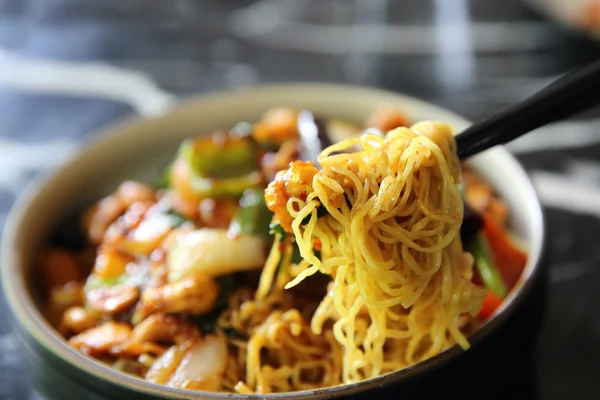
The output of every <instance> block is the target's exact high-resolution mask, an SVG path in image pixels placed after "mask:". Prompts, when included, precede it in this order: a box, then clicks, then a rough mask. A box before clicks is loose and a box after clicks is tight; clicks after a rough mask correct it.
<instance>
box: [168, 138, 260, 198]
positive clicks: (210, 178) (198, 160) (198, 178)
mask: <svg viewBox="0 0 600 400" xmlns="http://www.w3.org/2000/svg"><path fill="white" fill-rule="evenodd" d="M258 164H259V152H258V151H257V147H256V145H255V143H254V142H253V141H252V140H251V139H250V138H248V137H239V136H233V135H229V134H226V133H215V134H213V135H211V136H209V137H205V138H200V139H194V140H192V139H188V140H186V141H184V142H183V143H182V144H181V146H180V148H179V154H178V156H177V161H176V162H175V164H174V167H173V169H172V176H171V182H172V183H173V184H174V185H175V186H177V184H179V186H181V185H182V184H183V185H186V186H187V187H186V189H187V190H189V191H191V192H192V193H193V194H194V195H196V196H200V197H222V196H239V195H241V194H242V193H243V192H244V190H246V189H248V188H250V187H253V186H255V185H257V184H258V183H259V182H260V174H258V173H257V170H258ZM177 175H184V177H183V178H182V177H181V176H177ZM182 181H183V182H182Z"/></svg>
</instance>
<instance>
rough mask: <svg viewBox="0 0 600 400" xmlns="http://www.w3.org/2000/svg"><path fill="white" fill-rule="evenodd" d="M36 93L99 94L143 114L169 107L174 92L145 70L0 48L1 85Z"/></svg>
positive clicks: (81, 95)
mask: <svg viewBox="0 0 600 400" xmlns="http://www.w3.org/2000/svg"><path fill="white" fill-rule="evenodd" d="M2 86H5V87H11V88H15V89H19V90H23V91H29V92H35V93H51V94H63V95H68V96H79V97H98V98H102V99H108V100H114V101H120V102H124V103H128V104H130V105H131V106H132V107H133V108H134V109H135V110H136V111H137V112H138V113H140V114H141V115H143V116H155V115H160V114H161V113H163V112H165V111H166V110H168V109H169V108H170V107H171V106H172V105H173V104H174V103H175V101H176V98H175V96H173V95H172V94H171V93H168V92H166V91H164V90H163V89H161V88H159V87H158V86H157V85H156V83H155V82H154V81H153V80H152V79H151V78H150V77H149V76H148V75H146V74H145V73H143V72H141V71H137V70H130V69H125V68H118V67H115V66H111V65H108V64H104V63H99V62H85V63H73V62H63V61H50V60H39V59H31V58H29V59H27V58H22V57H19V56H16V55H15V54H12V53H10V52H8V51H6V50H3V49H1V48H0V87H2Z"/></svg>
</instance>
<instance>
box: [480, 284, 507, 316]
mask: <svg viewBox="0 0 600 400" xmlns="http://www.w3.org/2000/svg"><path fill="white" fill-rule="evenodd" d="M500 304H502V299H501V298H500V297H498V296H496V295H495V294H494V293H493V292H492V291H490V290H488V292H487V295H486V296H485V298H484V299H483V306H482V307H481V311H479V318H483V319H488V318H489V316H490V315H492V313H493V312H494V311H496V309H497V308H498V307H500Z"/></svg>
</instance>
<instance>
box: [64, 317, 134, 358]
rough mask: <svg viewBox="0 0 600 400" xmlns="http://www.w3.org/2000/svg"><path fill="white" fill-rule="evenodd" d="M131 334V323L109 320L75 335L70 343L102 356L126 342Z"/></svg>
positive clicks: (91, 353) (83, 350)
mask: <svg viewBox="0 0 600 400" xmlns="http://www.w3.org/2000/svg"><path fill="white" fill-rule="evenodd" d="M130 334H131V326H129V324H125V323H122V322H114V321H109V322H105V323H104V324H102V325H100V326H98V327H95V328H92V329H88V330H87V331H85V332H83V333H80V334H79V335H77V336H73V337H72V338H71V339H69V344H70V345H71V346H73V347H74V348H75V349H77V350H79V351H80V352H82V353H84V354H87V355H89V356H91V357H100V356H104V355H107V354H109V353H110V351H111V349H112V348H114V347H116V346H118V345H120V344H122V343H123V342H125V341H126V340H127V339H128V338H129V335H130Z"/></svg>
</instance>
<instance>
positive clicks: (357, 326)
mask: <svg viewBox="0 0 600 400" xmlns="http://www.w3.org/2000/svg"><path fill="white" fill-rule="evenodd" d="M455 146H456V145H455V142H454V137H453V136H452V131H451V129H450V128H449V127H448V126H447V125H444V124H440V123H431V122H427V123H420V124H416V125H414V126H412V127H411V128H410V129H408V128H398V129H395V130H393V131H391V132H389V133H387V134H386V135H385V136H378V135H375V134H365V135H363V136H361V137H359V138H351V139H348V140H345V141H342V142H340V143H337V144H335V145H333V146H330V147H329V148H327V149H325V150H324V151H323V152H322V153H321V155H320V156H319V158H318V160H319V163H320V164H321V166H322V169H321V170H319V172H318V173H317V174H316V175H315V176H314V178H313V181H312V185H311V190H310V192H309V193H308V196H307V197H305V198H295V197H292V198H291V199H290V200H289V201H288V203H287V205H286V210H287V212H288V213H289V214H290V216H292V217H293V223H292V231H293V238H294V239H295V242H296V244H297V246H298V248H299V250H300V254H301V256H302V258H303V260H302V261H301V262H299V263H298V264H292V262H291V257H292V247H291V246H292V244H293V243H292V241H290V238H289V237H287V238H286V239H283V240H282V239H281V238H280V237H277V238H276V240H275V243H274V245H273V248H272V250H271V253H270V255H269V257H268V260H267V263H266V265H265V267H264V269H263V271H262V275H261V279H260V284H259V287H258V290H257V292H256V293H255V296H253V295H252V294H251V293H248V292H247V291H246V292H244V291H238V292H236V293H235V294H234V295H233V296H232V298H231V299H230V303H229V307H228V309H227V310H226V311H225V312H224V313H223V314H222V315H221V317H220V319H219V322H218V325H219V326H220V327H221V328H222V329H235V330H236V331H238V332H242V333H245V334H247V336H248V337H247V339H245V340H240V339H229V347H230V354H231V356H230V358H229V361H228V370H227V373H226V376H225V379H224V383H223V388H224V389H226V390H233V391H236V392H238V393H241V394H250V393H273V392H285V391H294V390H306V389H316V388H323V387H328V386H335V385H340V384H346V383H352V382H356V381H359V380H363V379H367V378H371V377H376V376H378V375H381V374H383V373H387V372H391V371H394V370H397V369H401V368H405V367H407V366H410V365H412V364H415V363H418V362H420V361H423V360H425V359H427V358H429V357H432V356H434V355H436V354H438V353H439V352H441V351H443V350H444V349H446V348H448V347H449V346H451V345H453V344H458V345H460V346H461V347H463V348H468V346H469V344H468V341H467V339H466V338H465V336H464V335H463V333H462V332H461V330H460V328H461V324H462V323H463V322H461V321H463V320H461V316H463V315H465V314H472V315H474V314H475V313H477V312H478V310H479V308H480V307H481V302H482V300H483V296H484V295H485V290H482V289H479V288H477V287H476V286H475V285H474V284H472V283H471V278H472V274H473V258H472V257H471V256H470V255H469V254H467V253H465V252H464V251H463V249H462V243H461V242H460V235H459V231H460V225H461V223H462V218H463V204H462V198H461V195H460V192H459V190H458V187H457V184H458V182H459V177H460V163H459V160H458V158H457V156H456V147H455ZM351 148H358V151H355V152H347V153H342V154H338V153H339V152H344V151H346V150H348V149H351ZM320 207H324V208H325V209H326V210H327V215H326V216H321V217H319V216H318V215H317V210H318V208H320ZM315 243H319V244H320V247H319V253H316V252H315V248H314V246H315ZM282 247H283V248H284V249H285V250H284V253H283V254H281V251H280V248H282ZM319 272H320V273H323V274H326V275H329V276H330V277H331V279H332V280H331V282H330V283H329V285H328V287H327V293H326V294H325V296H324V298H323V299H322V301H321V302H320V304H318V306H317V305H315V308H316V310H315V308H312V310H314V311H311V309H309V308H308V309H304V308H303V307H304V306H303V305H301V304H300V303H298V298H297V297H294V296H290V295H289V294H288V293H287V292H286V290H285V289H290V288H292V287H294V286H296V285H298V284H299V283H300V282H302V281H304V280H309V281H310V280H311V279H313V278H311V276H313V275H315V274H318V273H319ZM308 284H310V282H309V283H308ZM294 290H296V289H294Z"/></svg>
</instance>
